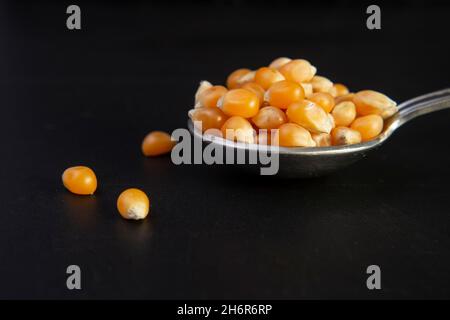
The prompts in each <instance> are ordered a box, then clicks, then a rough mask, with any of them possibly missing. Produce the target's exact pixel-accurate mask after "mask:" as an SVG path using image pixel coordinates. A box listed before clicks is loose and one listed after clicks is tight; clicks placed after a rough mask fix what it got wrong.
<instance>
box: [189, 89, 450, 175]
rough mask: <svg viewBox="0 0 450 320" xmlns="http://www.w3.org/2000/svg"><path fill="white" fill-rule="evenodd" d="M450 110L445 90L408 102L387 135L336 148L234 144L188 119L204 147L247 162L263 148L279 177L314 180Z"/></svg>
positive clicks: (250, 167)
mask: <svg viewBox="0 0 450 320" xmlns="http://www.w3.org/2000/svg"><path fill="white" fill-rule="evenodd" d="M447 108H450V89H444V90H441V91H436V92H433V93H429V94H426V95H423V96H419V97H417V98H414V99H411V100H408V101H406V102H403V103H401V104H400V105H399V106H398V112H397V113H395V114H394V115H393V116H392V117H390V118H389V119H386V120H385V123H384V128H383V132H382V133H381V134H380V135H379V136H378V137H376V138H375V139H373V140H370V141H367V142H363V143H358V144H352V145H345V146H332V147H293V148H286V147H274V146H261V145H257V144H246V143H241V142H233V141H230V140H226V139H223V138H219V137H216V136H210V135H202V133H201V132H200V131H199V130H196V129H195V128H194V124H193V123H192V121H191V120H188V128H189V130H190V131H191V133H192V135H193V136H194V139H200V140H201V141H202V142H203V143H204V144H206V145H208V144H215V147H221V148H224V150H225V154H226V153H227V152H230V153H231V152H232V153H233V154H234V153H237V152H238V151H241V152H243V153H245V159H250V158H252V157H253V158H255V159H256V158H257V157H258V153H259V152H260V150H261V148H263V149H265V150H266V151H268V152H269V155H270V154H274V155H275V156H277V158H278V161H279V166H278V171H277V172H276V175H277V176H280V177H289V178H310V177H319V176H323V175H327V174H329V173H332V172H334V171H336V170H339V169H341V168H344V167H346V166H349V165H351V164H352V163H354V162H356V161H358V160H360V159H362V158H364V157H365V156H366V155H367V154H368V153H369V152H370V151H371V150H374V149H376V148H378V147H380V146H381V145H382V144H383V143H384V142H385V141H386V140H387V139H388V138H389V137H390V136H391V135H392V134H393V133H394V132H395V131H396V130H397V129H398V128H400V127H401V126H402V125H403V124H404V123H406V122H408V121H410V120H412V119H414V118H416V117H418V116H420V115H424V114H427V113H431V112H435V111H439V110H443V109H447ZM239 167H240V168H242V169H244V170H247V171H250V172H255V173H262V171H261V168H264V167H267V165H262V164H248V163H247V164H241V165H239Z"/></svg>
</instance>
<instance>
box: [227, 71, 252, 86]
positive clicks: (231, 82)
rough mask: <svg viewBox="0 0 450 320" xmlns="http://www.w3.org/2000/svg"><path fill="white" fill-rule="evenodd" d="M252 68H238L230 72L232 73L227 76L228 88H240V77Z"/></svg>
mask: <svg viewBox="0 0 450 320" xmlns="http://www.w3.org/2000/svg"><path fill="white" fill-rule="evenodd" d="M250 72H251V70H250V69H246V68H242V69H237V70H235V71H233V72H232V73H230V75H229V76H228V78H227V87H228V89H236V88H239V85H240V82H239V81H240V79H241V78H242V77H243V76H245V75H246V74H247V73H250Z"/></svg>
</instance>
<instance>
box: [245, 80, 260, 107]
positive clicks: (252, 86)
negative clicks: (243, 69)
mask: <svg viewBox="0 0 450 320" xmlns="http://www.w3.org/2000/svg"><path fill="white" fill-rule="evenodd" d="M241 88H242V89H245V90H248V91H251V92H253V93H254V94H256V96H257V97H258V99H259V105H260V106H261V105H262V104H263V102H264V93H265V91H264V89H263V88H262V87H261V86H260V85H259V84H257V83H256V82H247V83H245V84H243V85H242V87H241Z"/></svg>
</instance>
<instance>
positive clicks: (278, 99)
mask: <svg viewBox="0 0 450 320" xmlns="http://www.w3.org/2000/svg"><path fill="white" fill-rule="evenodd" d="M304 98H305V91H304V90H303V87H302V86H301V85H299V84H298V83H296V82H292V81H288V80H283V81H278V82H275V83H274V84H272V85H271V86H270V88H269V90H267V93H266V99H265V100H267V101H268V102H269V105H271V106H274V107H277V108H281V109H287V107H288V106H289V105H290V104H291V103H293V102H297V101H300V100H302V99H304Z"/></svg>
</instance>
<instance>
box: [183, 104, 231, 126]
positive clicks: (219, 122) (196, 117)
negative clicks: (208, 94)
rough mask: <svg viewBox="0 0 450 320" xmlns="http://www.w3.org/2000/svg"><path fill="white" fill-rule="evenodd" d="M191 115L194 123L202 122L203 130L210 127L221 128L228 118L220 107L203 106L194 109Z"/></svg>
mask: <svg viewBox="0 0 450 320" xmlns="http://www.w3.org/2000/svg"><path fill="white" fill-rule="evenodd" d="M189 116H190V118H191V119H192V121H193V122H194V124H196V123H195V122H196V121H200V122H201V124H202V127H201V129H202V131H203V132H204V131H206V130H208V129H220V128H221V127H222V126H223V124H224V123H225V120H226V119H227V116H226V115H225V114H224V113H223V111H222V110H220V109H219V108H206V107H201V108H197V109H193V110H192V112H190V113H189Z"/></svg>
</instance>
